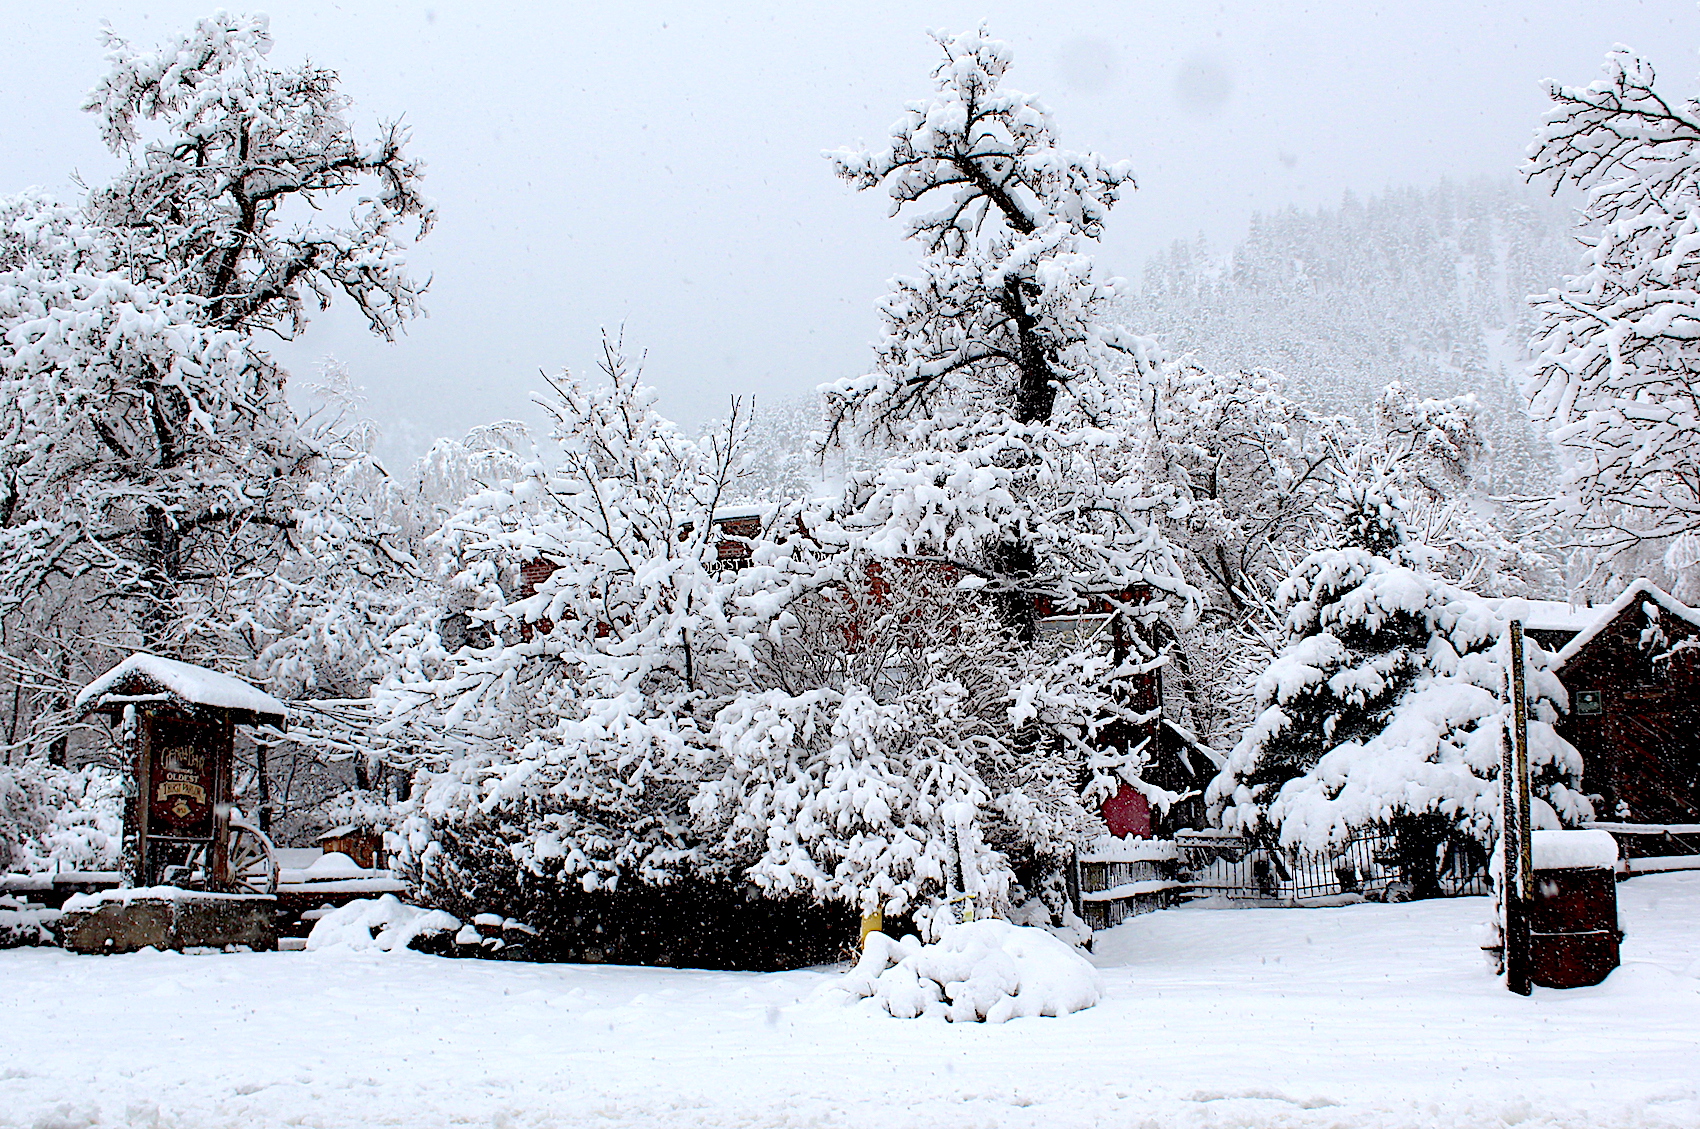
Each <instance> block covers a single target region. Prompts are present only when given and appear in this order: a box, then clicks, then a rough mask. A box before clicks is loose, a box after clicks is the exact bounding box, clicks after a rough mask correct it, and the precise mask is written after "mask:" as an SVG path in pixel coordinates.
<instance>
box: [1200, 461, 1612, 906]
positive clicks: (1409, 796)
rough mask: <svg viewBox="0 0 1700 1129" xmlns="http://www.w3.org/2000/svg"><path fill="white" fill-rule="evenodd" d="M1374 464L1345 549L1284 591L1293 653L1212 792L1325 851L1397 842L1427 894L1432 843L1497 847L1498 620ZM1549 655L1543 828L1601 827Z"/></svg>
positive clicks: (1273, 833) (1541, 677)
mask: <svg viewBox="0 0 1700 1129" xmlns="http://www.w3.org/2000/svg"><path fill="white" fill-rule="evenodd" d="M1378 463H1379V460H1375V461H1370V462H1367V463H1360V464H1359V465H1357V466H1355V467H1351V468H1349V473H1348V474H1346V475H1344V476H1342V478H1341V480H1340V483H1339V487H1338V492H1337V496H1336V498H1335V506H1336V510H1337V527H1338V529H1339V530H1340V531H1341V535H1340V541H1339V543H1338V544H1337V545H1335V546H1334V547H1331V548H1327V549H1322V550H1318V551H1316V552H1313V553H1311V554H1309V555H1308V556H1307V557H1305V559H1304V560H1303V561H1301V562H1300V563H1299V564H1298V566H1297V567H1296V568H1295V569H1294V570H1293V572H1292V573H1291V575H1289V576H1288V577H1287V579H1286V580H1285V581H1284V582H1283V583H1282V584H1281V586H1280V588H1279V589H1278V590H1277V592H1276V601H1277V605H1276V606H1277V611H1278V612H1279V613H1280V614H1281V616H1282V624H1281V626H1282V631H1283V633H1284V636H1285V638H1284V640H1283V645H1282V647H1281V650H1280V652H1279V654H1278V655H1277V656H1276V657H1275V659H1274V661H1273V662H1272V663H1270V665H1269V666H1268V668H1267V669H1266V670H1265V671H1264V672H1263V673H1262V674H1261V675H1260V676H1259V678H1258V680H1257V683H1256V699H1257V714H1256V717H1255V719H1254V720H1253V722H1252V724H1251V726H1250V727H1249V728H1248V729H1247V730H1246V731H1245V733H1244V735H1243V736H1242V737H1241V739H1240V741H1239V743H1238V744H1237V745H1236V746H1235V748H1234V750H1233V752H1232V754H1231V756H1230V757H1229V759H1228V763H1227V765H1226V766H1225V767H1224V769H1223V770H1222V772H1221V774H1220V775H1219V776H1218V777H1217V778H1216V779H1215V780H1214V781H1213V782H1212V783H1211V785H1210V788H1209V790H1208V793H1207V800H1208V802H1209V803H1210V805H1211V807H1212V809H1213V810H1214V811H1216V812H1218V813H1219V815H1220V819H1221V822H1222V825H1223V826H1224V827H1226V828H1229V829H1231V830H1236V831H1240V832H1243V833H1246V834H1249V835H1251V836H1253V837H1256V838H1259V839H1262V840H1264V841H1267V842H1271V843H1275V844H1279V845H1280V846H1282V847H1297V848H1303V849H1306V850H1312V851H1326V850H1328V849H1329V848H1330V847H1333V846H1337V845H1339V844H1341V843H1343V842H1344V841H1345V840H1346V839H1347V838H1349V837H1350V836H1351V835H1352V834H1354V833H1356V832H1360V831H1364V830H1368V829H1370V828H1372V827H1376V826H1385V827H1391V828H1392V829H1393V830H1394V831H1395V832H1396V833H1398V834H1399V835H1400V837H1401V844H1400V846H1401V851H1402V853H1403V854H1404V855H1405V856H1406V858H1407V860H1408V866H1409V868H1410V869H1411V870H1412V871H1413V872H1414V873H1413V874H1412V877H1413V878H1414V879H1415V880H1416V885H1418V886H1419V889H1420V887H1421V886H1422V885H1423V884H1424V881H1425V878H1426V880H1428V881H1432V879H1433V864H1434V862H1435V855H1434V845H1435V844H1437V843H1439V842H1444V841H1449V840H1450V841H1451V842H1452V843H1453V844H1454V846H1459V845H1463V844H1467V843H1473V844H1474V845H1475V848H1476V849H1479V850H1481V851H1482V852H1483V854H1484V855H1485V852H1486V851H1487V849H1489V848H1490V847H1491V844H1492V841H1493V836H1494V834H1495V831H1494V821H1495V819H1496V813H1497V810H1498V804H1499V793H1498V783H1497V777H1498V771H1499V764H1500V749H1501V741H1502V738H1503V735H1504V731H1505V716H1506V712H1507V710H1506V706H1505V704H1504V703H1505V692H1506V691H1505V687H1506V677H1505V675H1506V645H1505V643H1504V641H1503V639H1504V628H1505V622H1504V620H1503V619H1502V618H1501V617H1500V616H1499V615H1497V614H1496V613H1495V612H1494V611H1493V610H1492V608H1491V606H1490V605H1489V604H1488V603H1486V602H1485V601H1484V600H1483V599H1482V598H1481V597H1479V596H1477V595H1475V594H1474V593H1471V592H1467V591H1465V590H1463V589H1461V588H1459V587H1457V586H1456V585H1454V584H1451V583H1448V582H1447V581H1446V580H1445V579H1443V578H1442V577H1441V576H1440V575H1438V574H1437V573H1436V572H1435V571H1434V568H1433V565H1434V563H1435V561H1436V558H1437V556H1438V554H1436V553H1435V552H1434V551H1433V550H1431V549H1429V548H1428V547H1427V546H1425V545H1423V544H1421V543H1420V542H1419V541H1417V540H1415V539H1414V538H1413V537H1412V536H1411V534H1410V531H1409V530H1408V529H1407V528H1406V525H1405V521H1404V511H1405V509H1406V504H1405V501H1404V498H1403V491H1402V490H1401V489H1400V487H1399V485H1398V482H1397V476H1396V475H1394V474H1391V473H1389V471H1388V468H1387V467H1386V466H1385V464H1381V465H1378ZM1549 663H1550V656H1548V655H1546V654H1545V653H1544V652H1542V651H1541V650H1540V649H1539V648H1538V647H1535V646H1533V645H1531V646H1530V648H1529V659H1528V679H1529V682H1528V685H1529V695H1530V719H1531V720H1530V727H1529V728H1530V763H1531V766H1532V769H1533V772H1534V781H1535V785H1536V793H1537V795H1538V796H1539V797H1540V799H1541V801H1542V805H1541V809H1540V810H1541V811H1542V812H1543V813H1544V817H1545V819H1546V821H1547V825H1549V826H1557V825H1558V822H1559V820H1563V821H1564V822H1566V823H1574V822H1575V821H1577V820H1579V819H1585V818H1587V817H1588V814H1589V810H1590V809H1589V807H1588V801H1587V800H1586V798H1585V797H1584V796H1583V795H1582V794H1581V792H1580V791H1579V786H1580V781H1581V771H1582V764H1581V758H1580V756H1579V755H1578V754H1577V752H1576V751H1575V749H1573V748H1571V747H1570V745H1568V744H1567V743H1566V742H1565V741H1564V740H1563V739H1562V738H1560V737H1559V736H1558V735H1557V733H1556V732H1555V731H1554V730H1553V728H1552V723H1553V722H1554V721H1555V720H1556V719H1557V710H1558V709H1559V708H1562V707H1563V705H1564V704H1565V701H1566V698H1565V694H1564V690H1563V687H1562V686H1560V685H1559V684H1558V682H1557V679H1556V678H1555V677H1554V676H1553V675H1552V674H1551V673H1550V672H1549V671H1548V669H1547V667H1548V665H1549Z"/></svg>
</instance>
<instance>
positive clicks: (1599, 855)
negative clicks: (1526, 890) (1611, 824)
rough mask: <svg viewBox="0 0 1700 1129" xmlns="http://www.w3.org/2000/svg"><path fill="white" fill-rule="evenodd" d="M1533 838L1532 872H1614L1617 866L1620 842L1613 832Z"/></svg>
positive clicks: (1536, 835)
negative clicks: (1618, 844) (1585, 870)
mask: <svg viewBox="0 0 1700 1129" xmlns="http://www.w3.org/2000/svg"><path fill="white" fill-rule="evenodd" d="M1531 838H1532V841H1533V845H1532V847H1531V849H1530V851H1529V862H1530V869H1532V870H1570V869H1573V868H1586V869H1590V870H1610V869H1612V868H1613V867H1615V866H1616V865H1617V840H1616V839H1613V838H1612V837H1611V832H1609V831H1536V832H1535V833H1534V835H1533V836H1532V837H1531Z"/></svg>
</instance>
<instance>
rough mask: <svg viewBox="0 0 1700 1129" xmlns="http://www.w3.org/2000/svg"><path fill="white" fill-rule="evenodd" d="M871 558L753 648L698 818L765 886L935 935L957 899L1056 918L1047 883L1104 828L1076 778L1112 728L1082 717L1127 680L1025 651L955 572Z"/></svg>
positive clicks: (718, 725)
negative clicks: (753, 662)
mask: <svg viewBox="0 0 1700 1129" xmlns="http://www.w3.org/2000/svg"><path fill="white" fill-rule="evenodd" d="M863 564H864V567H862V568H859V569H855V570H852V571H851V572H850V573H849V574H848V575H847V576H845V577H844V578H843V579H842V580H841V581H839V582H836V583H833V584H831V585H829V586H825V587H821V588H817V589H815V590H813V591H811V592H809V593H807V594H805V595H804V596H803V597H802V598H800V599H798V600H796V601H794V602H793V603H792V604H791V605H790V608H789V616H788V618H789V619H791V620H792V621H793V626H792V628H791V629H790V630H788V631H787V632H785V633H784V634H783V635H782V636H781V637H780V638H779V639H778V640H776V641H767V642H764V643H763V644H762V645H760V646H758V648H757V656H758V661H759V664H760V675H759V677H760V680H761V683H762V684H763V685H764V686H766V687H767V688H766V689H762V690H759V691H756V692H752V693H746V694H743V695H740V696H739V697H738V699H737V700H735V701H734V702H732V703H731V704H730V705H728V706H727V707H726V708H725V709H723V710H722V711H721V712H720V714H719V715H718V716H717V717H716V719H715V724H714V728H713V731H712V733H711V735H710V738H711V741H712V743H713V744H714V745H715V747H716V750H715V755H714V757H713V759H712V760H711V761H710V762H709V772H708V773H707V775H706V777H705V779H704V783H703V785H702V787H701V789H700V790H699V792H698V795H697V797H696V799H695V800H694V801H693V803H692V808H693V811H694V813H695V814H696V817H697V820H698V823H699V826H701V827H702V828H703V829H704V831H705V833H706V834H707V835H708V836H709V838H710V842H711V843H713V846H714V850H715V851H716V852H717V853H718V854H720V855H722V856H723V857H724V859H725V862H724V863H723V865H728V866H731V867H733V868H734V870H735V872H736V873H739V874H742V875H744V876H745V877H747V878H748V880H750V881H752V882H753V883H755V884H756V885H757V886H758V887H760V888H761V889H763V890H765V891H768V892H770V893H773V894H786V893H792V892H801V893H805V894H807V895H809V896H811V897H813V898H815V899H817V900H832V901H838V902H844V903H849V904H851V905H853V906H855V907H857V908H858V909H859V910H860V911H861V912H863V913H871V912H876V911H877V912H880V913H883V914H886V915H888V916H895V915H898V914H909V915H911V916H912V917H913V919H914V920H915V921H916V922H917V924H918V925H919V926H920V928H921V929H922V931H923V932H924V933H927V934H929V935H930V934H931V933H932V932H933V929H934V926H935V925H938V924H948V923H950V922H951V921H952V920H954V917H952V916H951V914H952V912H953V911H952V910H951V908H950V904H951V900H952V899H954V898H956V897H960V896H968V897H972V898H973V899H974V900H975V903H976V906H977V908H978V911H979V912H981V913H988V912H989V913H995V914H998V915H1000V916H1008V915H1009V914H1010V913H1011V912H1013V911H1014V910H1015V909H1016V908H1017V907H1018V906H1019V905H1021V904H1022V903H1024V902H1026V901H1027V900H1028V899H1030V898H1033V897H1035V896H1037V897H1041V898H1043V897H1045V896H1046V895H1049V899H1050V902H1051V909H1052V910H1056V911H1060V910H1061V909H1062V897H1061V894H1062V891H1061V889H1060V887H1059V888H1056V889H1047V887H1046V882H1047V880H1048V879H1053V878H1055V876H1057V875H1059V874H1060V873H1061V869H1062V864H1063V862H1064V861H1065V860H1066V859H1067V857H1068V851H1069V849H1070V846H1071V844H1073V843H1075V842H1078V841H1080V839H1081V838H1083V837H1089V836H1090V834H1091V832H1090V831H1089V830H1088V827H1089V825H1090V824H1091V823H1093V822H1095V820H1096V816H1095V814H1093V812H1092V811H1091V810H1090V807H1089V804H1090V803H1091V802H1092V800H1093V798H1094V797H1093V795H1092V794H1091V793H1090V791H1089V792H1088V794H1087V795H1084V796H1083V794H1082V790H1081V787H1080V781H1081V779H1082V778H1083V777H1085V776H1087V775H1088V774H1090V773H1091V771H1092V769H1093V767H1094V764H1093V759H1094V758H1093V753H1094V750H1093V749H1092V748H1091V747H1090V746H1089V744H1088V738H1089V736H1090V728H1091V727H1092V726H1093V725H1107V724H1109V723H1110V722H1111V721H1112V720H1113V718H1111V717H1109V716H1103V717H1099V716H1082V714H1083V712H1084V711H1089V710H1092V709H1095V708H1096V707H1097V706H1098V705H1099V700H1100V698H1101V697H1102V687H1101V681H1108V680H1111V679H1112V678H1113V675H1114V669H1113V668H1114V663H1113V661H1112V660H1111V658H1110V656H1109V654H1108V653H1107V649H1106V651H1105V652H1104V653H1103V654H1100V655H1099V656H1097V661H1096V662H1095V663H1093V664H1091V667H1090V669H1080V664H1079V663H1078V661H1075V660H1076V659H1077V656H1072V655H1068V654H1059V652H1060V651H1061V650H1062V648H1058V647H1046V648H1041V649H1039V650H1035V648H1033V647H1031V646H1029V645H1027V644H1023V643H1021V642H1020V641H1019V640H1018V639H1017V638H1016V637H1015V635H1014V633H1012V632H1011V631H1010V630H1009V629H1008V628H1007V627H1006V626H1004V625H1003V624H1001V623H1000V622H999V621H998V618H997V616H996V614H995V611H994V609H993V608H992V607H991V606H990V605H989V604H988V603H987V602H986V601H985V600H984V599H982V598H980V597H979V596H978V595H976V594H975V593H974V591H972V590H971V589H964V588H963V587H961V586H960V584H959V579H958V578H959V576H960V574H959V572H958V571H957V570H955V569H952V568H949V567H947V566H940V565H937V564H932V563H928V562H920V561H913V560H909V561H905V560H889V559H886V560H881V559H878V558H864V560H863ZM1085 685H1091V687H1092V691H1093V692H1092V693H1090V694H1084V695H1078V696H1071V693H1070V692H1071V691H1075V692H1077V694H1078V691H1079V690H1080V689H1081V687H1082V686H1085ZM1080 698H1085V699H1086V701H1085V703H1084V705H1083V703H1082V701H1081V700H1080ZM1112 772H1113V770H1112ZM1105 784H1106V785H1107V793H1113V792H1114V790H1115V785H1114V784H1113V783H1109V782H1108V781H1105ZM1100 790H1101V791H1105V790H1106V789H1105V788H1101V789H1100ZM1096 798H1097V799H1100V800H1101V799H1102V798H1103V797H1102V796H1098V797H1096Z"/></svg>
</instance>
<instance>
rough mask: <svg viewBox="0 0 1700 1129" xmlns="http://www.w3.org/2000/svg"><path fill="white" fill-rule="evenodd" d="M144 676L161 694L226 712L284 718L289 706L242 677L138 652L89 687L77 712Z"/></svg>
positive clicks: (83, 691)
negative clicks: (134, 677)
mask: <svg viewBox="0 0 1700 1129" xmlns="http://www.w3.org/2000/svg"><path fill="white" fill-rule="evenodd" d="M138 674H139V675H141V676H142V677H143V678H145V679H147V680H148V681H149V682H152V683H154V684H155V685H157V686H158V687H159V688H160V690H161V691H163V692H166V693H170V694H175V695H176V696H177V697H179V698H182V699H183V700H184V701H187V702H194V703H195V704H196V705H202V706H213V707H216V708H218V709H227V710H249V711H251V712H253V713H257V714H272V715H275V716H279V717H281V716H283V715H284V714H287V713H288V712H289V707H288V706H286V705H284V704H283V703H282V702H280V701H278V700H277V699H276V698H274V697H272V696H271V695H270V694H268V693H266V692H265V691H264V690H260V689H256V688H255V687H253V686H250V685H248V683H246V682H244V681H242V680H241V679H240V678H235V677H233V676H231V675H228V674H220V673H219V672H218V671H216V670H208V669H207V668H206V667H204V666H195V665H193V664H191V663H186V662H178V661H177V660H176V659H167V658H162V657H160V656H159V655H149V654H144V653H142V652H140V651H138V652H137V653H136V654H133V655H131V656H130V657H129V658H127V659H125V660H124V661H123V662H121V663H119V664H118V665H117V666H115V667H113V668H112V669H111V670H109V671H107V672H106V673H105V674H103V675H101V676H100V677H99V678H97V679H95V680H94V681H93V682H91V683H89V684H88V685H87V686H85V687H83V690H82V693H80V694H78V695H77V708H78V709H91V708H93V707H95V706H97V705H99V703H100V699H101V698H102V697H103V696H105V695H106V694H109V693H112V692H113V690H114V689H115V688H116V687H117V686H119V685H120V684H121V683H123V682H124V681H125V680H126V679H128V678H129V677H130V676H131V675H138Z"/></svg>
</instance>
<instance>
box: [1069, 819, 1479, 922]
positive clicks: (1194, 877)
mask: <svg viewBox="0 0 1700 1129" xmlns="http://www.w3.org/2000/svg"><path fill="white" fill-rule="evenodd" d="M1428 849H1429V848H1428V847H1427V846H1425V848H1424V851H1423V852H1422V853H1418V854H1417V855H1416V857H1417V858H1419V859H1420V858H1422V857H1423V855H1424V854H1426V851H1427V850H1428ZM1432 849H1433V850H1434V852H1435V853H1434V858H1433V867H1432V870H1430V871H1428V872H1427V873H1425V874H1424V875H1422V876H1420V877H1417V878H1416V879H1415V880H1414V879H1413V869H1414V867H1413V862H1412V859H1413V853H1412V852H1409V851H1407V852H1404V853H1401V851H1400V849H1399V842H1398V838H1397V836H1395V835H1394V834H1393V832H1391V831H1389V830H1375V831H1370V832H1365V833H1362V834H1358V835H1355V836H1353V837H1352V838H1351V839H1349V840H1347V841H1346V842H1345V843H1343V844H1341V845H1340V846H1339V847H1338V848H1336V849H1334V850H1331V851H1326V852H1306V851H1296V850H1281V849H1275V848H1270V847H1267V846H1261V845H1258V844H1256V843H1253V842H1252V841H1250V840H1248V839H1245V838H1243V837H1241V836H1238V835H1230V834H1225V833H1223V832H1220V831H1209V830H1205V831H1182V832H1177V833H1176V834H1175V838H1174V839H1173V840H1172V841H1171V840H1129V841H1126V842H1123V843H1116V844H1109V845H1104V844H1095V845H1094V849H1093V850H1090V851H1088V852H1087V853H1085V854H1082V855H1081V856H1080V859H1079V863H1078V870H1077V873H1076V883H1077V889H1078V890H1079V891H1080V893H1079V899H1078V903H1079V904H1078V910H1077V912H1078V913H1079V914H1080V917H1081V919H1082V920H1083V921H1084V922H1085V923H1086V924H1087V925H1089V926H1091V927H1092V928H1093V929H1109V928H1112V927H1114V926H1116V925H1120V924H1121V923H1122V922H1124V921H1126V920H1128V919H1129V918H1131V917H1134V916H1136V915H1138V914H1141V913H1148V912H1150V911H1151V910H1155V909H1161V908H1163V907H1164V906H1168V905H1173V904H1174V903H1176V902H1177V901H1183V900H1191V899H1198V898H1224V899H1228V900H1230V901H1235V902H1253V903H1261V904H1266V905H1307V904H1308V905H1326V904H1329V903H1342V902H1350V901H1359V900H1367V901H1388V900H1395V901H1397V900H1401V899H1403V898H1406V897H1409V896H1411V895H1412V893H1413V892H1419V893H1420V892H1421V891H1420V890H1414V886H1417V885H1422V884H1426V885H1427V887H1428V889H1427V892H1428V893H1429V894H1430V895H1431V896H1433V895H1438V896H1441V897H1463V896H1466V895H1471V894H1486V893H1489V892H1490V891H1491V890H1492V885H1491V883H1490V881H1489V878H1488V871H1487V861H1488V860H1487V855H1486V852H1485V851H1482V850H1481V849H1480V848H1479V847H1476V846H1475V845H1474V844H1466V845H1463V846H1459V845H1456V844H1451V843H1441V844H1437V845H1434V846H1433V848H1432ZM1425 869H1426V867H1425Z"/></svg>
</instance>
